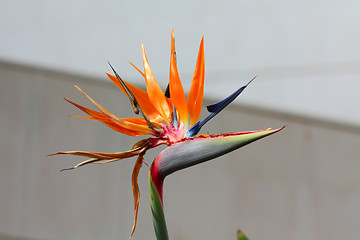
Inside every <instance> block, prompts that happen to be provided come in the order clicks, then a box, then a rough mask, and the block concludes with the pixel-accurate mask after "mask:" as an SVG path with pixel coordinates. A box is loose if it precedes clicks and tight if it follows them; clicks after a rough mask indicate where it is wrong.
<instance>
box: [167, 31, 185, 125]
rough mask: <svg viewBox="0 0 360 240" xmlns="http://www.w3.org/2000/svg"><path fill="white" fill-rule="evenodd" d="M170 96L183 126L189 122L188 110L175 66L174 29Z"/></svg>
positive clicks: (172, 32) (172, 33)
mask: <svg viewBox="0 0 360 240" xmlns="http://www.w3.org/2000/svg"><path fill="white" fill-rule="evenodd" d="M169 78H170V79H169V83H170V84H169V87H170V98H171V102H172V103H173V104H174V106H175V108H176V110H177V112H178V113H179V116H180V121H181V122H183V123H184V125H185V126H188V124H189V111H188V106H187V103H186V97H185V93H184V88H183V86H182V84H181V81H180V77H179V72H178V69H177V66H176V55H175V37H174V29H172V30H171V55H170V74H169Z"/></svg>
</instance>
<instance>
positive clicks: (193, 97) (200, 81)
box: [187, 37, 205, 126]
mask: <svg viewBox="0 0 360 240" xmlns="http://www.w3.org/2000/svg"><path fill="white" fill-rule="evenodd" d="M204 78H205V54H204V37H202V39H201V43H200V47H199V54H198V58H197V61H196V67H195V71H194V76H193V79H192V82H191V87H190V91H189V95H188V100H187V105H188V109H189V114H190V125H191V126H192V125H194V124H195V123H197V121H198V120H199V116H200V112H201V107H202V103H203V96H204Z"/></svg>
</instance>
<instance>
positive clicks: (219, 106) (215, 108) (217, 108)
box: [186, 76, 256, 137]
mask: <svg viewBox="0 0 360 240" xmlns="http://www.w3.org/2000/svg"><path fill="white" fill-rule="evenodd" d="M255 78H256V76H255V77H254V78H253V79H251V81H250V82H248V84H246V85H245V86H242V87H241V88H239V89H238V90H236V91H235V92H234V93H233V94H231V95H230V96H229V97H227V98H225V99H224V100H222V101H220V102H218V103H215V104H212V105H209V106H207V107H206V108H207V110H208V111H209V112H210V114H209V116H207V117H206V118H205V119H204V120H203V121H199V122H197V123H196V124H195V125H194V126H192V127H191V128H190V129H189V131H188V132H187V133H186V137H193V136H195V135H196V134H197V133H198V132H199V131H200V129H201V128H202V126H204V124H205V123H207V122H208V121H209V120H210V119H212V118H213V117H215V116H216V115H217V114H218V113H219V112H221V111H222V110H223V109H224V108H225V107H226V106H227V105H229V104H230V103H231V102H233V101H234V100H235V99H236V98H237V97H238V96H239V95H240V93H241V92H242V91H244V89H245V88H246V87H247V86H248V85H249V84H250V83H251V82H252V81H253V80H254V79H255Z"/></svg>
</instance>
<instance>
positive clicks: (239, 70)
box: [0, 0, 360, 126]
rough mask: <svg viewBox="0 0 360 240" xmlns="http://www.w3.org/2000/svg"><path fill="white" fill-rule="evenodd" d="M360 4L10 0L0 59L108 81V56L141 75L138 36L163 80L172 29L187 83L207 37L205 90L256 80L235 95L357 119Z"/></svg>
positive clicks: (220, 92) (1, 24)
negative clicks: (255, 78)
mask: <svg viewBox="0 0 360 240" xmlns="http://www.w3.org/2000/svg"><path fill="white" fill-rule="evenodd" d="M359 7H360V3H359V2H358V1H340V0H336V1H330V2H329V1H310V0H308V1H270V2H269V1H196V2H194V1H177V2H163V1H84V0H83V1H81V0H79V1H45V0H43V1H41V0H38V1H7V2H6V3H3V4H2V7H1V8H0V16H1V17H0V20H1V21H0V32H1V37H0V58H2V59H5V60H10V61H16V62H23V63H28V64H32V65H37V66H43V67H50V68H54V69H62V70H66V71H71V72H77V73H83V74H86V75H91V76H94V77H97V78H98V79H99V80H104V81H108V80H107V79H106V77H105V75H104V72H105V71H110V69H109V67H108V66H107V61H108V60H109V61H111V62H112V64H113V65H114V66H115V67H116V68H117V69H118V71H119V72H120V73H121V74H122V75H123V76H125V77H126V78H137V79H138V81H139V82H141V83H143V80H142V79H140V78H139V75H138V73H137V72H136V71H134V70H133V69H132V67H130V65H129V64H128V63H127V61H128V60H131V61H133V62H134V63H136V64H137V65H139V66H140V65H141V55H140V44H141V43H142V42H143V43H144V44H145V47H146V49H147V52H148V57H149V60H150V64H151V66H152V67H153V70H154V72H155V74H156V76H158V80H159V81H160V82H162V83H164V84H165V82H166V81H167V75H168V66H169V45H170V29H171V28H172V27H174V28H175V34H176V39H177V53H178V54H177V56H178V63H179V69H180V73H181V76H182V78H183V82H184V83H185V85H189V82H190V79H191V74H192V72H193V69H194V65H195V58H196V54H197V47H198V44H199V41H200V38H201V36H202V35H203V34H204V35H205V45H206V69H207V88H206V91H207V95H208V96H211V97H213V98H217V99H220V98H223V97H224V96H225V95H226V94H228V93H229V91H232V90H233V89H234V88H236V87H238V86H240V85H241V84H243V83H245V82H247V81H248V80H249V79H251V78H252V77H253V76H254V75H258V76H259V77H258V79H257V80H256V82H255V83H254V85H255V84H256V86H254V87H253V88H252V89H251V90H249V91H248V92H247V93H244V96H242V98H241V99H239V100H238V101H239V102H240V101H242V102H245V103H247V104H252V105H255V106H262V107H267V108H272V109H278V110H283V111H286V112H289V111H291V112H293V113H300V114H305V115H309V116H315V117H318V118H325V119H333V120H335V121H340V122H344V123H349V124H353V125H357V126H358V125H359V122H360V110H359V109H360V108H359V104H358V103H359V102H360V97H359V94H358V92H357V89H359V88H360V85H359V84H360V83H359V82H360V81H359V75H360V71H359V69H360V45H359V39H360V15H359V14H358V9H359Z"/></svg>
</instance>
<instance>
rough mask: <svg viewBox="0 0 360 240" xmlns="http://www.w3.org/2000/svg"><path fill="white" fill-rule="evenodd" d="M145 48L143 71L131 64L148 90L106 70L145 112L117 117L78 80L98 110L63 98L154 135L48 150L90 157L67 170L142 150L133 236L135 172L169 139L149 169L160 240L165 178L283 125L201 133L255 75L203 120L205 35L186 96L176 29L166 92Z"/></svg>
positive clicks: (96, 116)
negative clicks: (122, 147) (111, 147)
mask: <svg viewBox="0 0 360 240" xmlns="http://www.w3.org/2000/svg"><path fill="white" fill-rule="evenodd" d="M141 50H142V57H143V66H144V70H143V71H141V70H140V69H139V68H137V67H136V66H135V65H134V64H132V63H130V64H131V65H132V66H133V67H134V68H135V69H136V70H137V71H139V72H140V74H141V75H142V76H143V77H144V78H145V81H146V89H147V91H144V90H141V89H139V88H137V87H136V86H133V85H131V84H130V83H127V82H126V81H124V80H122V79H121V77H120V76H119V75H118V74H117V72H116V71H115V70H114V68H113V67H112V66H111V65H110V67H111V68H112V70H113V72H114V75H115V76H113V75H111V74H107V75H108V77H109V78H110V79H111V80H112V82H113V83H114V84H115V85H116V86H117V87H118V88H119V89H120V90H121V91H122V92H124V93H125V94H126V95H127V96H128V98H129V100H130V103H131V105H132V108H133V111H134V113H135V114H140V116H141V117H137V118H119V117H117V116H115V115H114V114H112V113H110V112H109V111H108V110H106V109H105V108H104V107H102V106H101V105H100V104H98V103H97V102H96V101H95V100H93V99H92V98H91V97H90V96H88V95H87V94H86V93H85V92H84V91H82V90H81V89H80V88H79V87H77V86H75V87H76V88H77V89H78V90H79V91H80V92H82V93H83V94H84V95H85V96H86V97H87V98H88V99H89V100H90V101H91V102H92V103H93V104H94V105H95V106H96V108H97V109H98V111H94V110H91V109H89V108H86V107H83V106H81V105H79V104H77V103H75V102H72V101H70V100H68V99H66V98H65V100H66V101H68V102H69V103H71V104H73V105H74V106H76V107H77V108H79V109H80V110H82V111H83V112H85V113H86V114H88V115H89V116H87V117H83V116H73V117H77V118H85V119H92V120H97V121H100V122H102V123H103V124H105V125H106V126H108V127H110V128H112V129H113V130H115V131H118V132H120V133H123V134H126V135H129V136H135V137H137V136H143V135H153V136H154V137H150V138H146V139H142V140H140V141H139V142H137V143H136V144H134V146H133V147H132V148H131V149H130V150H128V151H124V152H116V153H103V152H89V151H65V152H57V153H54V154H50V155H59V154H71V155H77V156H83V157H87V158H89V159H88V160H86V161H83V162H81V163H79V164H77V165H76V166H74V167H72V168H68V169H63V170H69V169H75V168H78V167H80V166H84V165H87V164H90V163H109V162H114V161H119V160H121V159H124V158H129V157H133V156H138V157H137V160H136V162H135V165H134V169H133V173H132V179H131V181H132V190H133V195H134V223H133V227H132V230H131V234H130V238H131V237H132V235H133V234H134V231H135V228H136V223H137V215H138V207H139V200H140V191H139V187H138V183H137V178H138V174H139V171H140V168H141V167H142V164H143V159H144V155H145V153H146V151H147V150H149V149H151V148H155V147H157V146H159V145H162V144H165V145H167V146H168V147H167V148H166V149H165V150H163V151H162V152H161V153H160V154H159V155H158V157H157V158H156V159H155V160H154V161H153V163H152V165H151V167H150V171H149V190H150V197H151V208H152V214H153V224H154V229H155V235H156V237H157V239H158V240H160V239H161V240H164V239H168V232H167V228H166V223H165V217H164V212H163V182H164V179H165V177H166V176H168V175H169V174H171V173H173V172H175V171H178V170H181V169H184V168H187V167H190V166H193V165H196V164H199V163H202V162H205V161H208V160H211V159H213V158H216V157H219V156H221V155H224V154H226V153H228V152H230V151H233V150H235V149H237V148H240V147H242V146H244V145H246V144H249V143H251V142H253V141H256V140H258V139H261V138H263V137H266V136H269V135H271V134H273V133H276V132H278V131H280V130H282V129H283V128H284V127H281V128H278V129H274V130H271V129H270V128H269V129H265V130H258V131H247V132H235V133H225V134H217V135H204V134H198V133H199V131H200V129H201V127H202V126H203V125H204V124H205V123H206V122H208V121H209V120H210V119H211V118H213V117H214V116H215V115H217V114H218V113H219V112H220V111H222V110H223V109H224V108H225V107H226V106H227V105H229V104H230V103H231V102H232V101H234V100H235V98H236V97H237V96H238V95H239V94H240V93H241V92H242V91H243V90H244V89H245V88H246V87H247V86H248V85H249V83H250V82H251V81H252V80H253V79H252V80H251V81H250V82H249V83H248V84H246V85H244V86H242V87H240V88H239V89H237V90H236V91H235V92H234V93H233V94H231V95H230V96H229V97H227V98H226V99H224V100H222V101H220V102H218V103H216V104H213V105H209V106H207V110H208V111H209V112H210V114H209V115H208V116H207V117H206V118H205V119H204V120H202V121H199V116H200V112H201V108H202V103H203V91H204V78H205V56H204V37H203V38H202V39H201V42H200V48H199V53H198V57H197V62H196V67H195V71H194V75H193V79H192V83H191V87H190V91H189V94H188V96H187V98H186V96H185V93H184V90H183V86H182V84H181V81H180V77H179V73H178V69H177V64H176V56H175V38H174V30H172V31H171V54H170V74H169V84H168V87H167V89H166V92H165V93H164V92H163V91H162V90H161V88H160V86H159V84H158V83H157V82H156V80H155V77H154V75H153V73H152V70H151V68H150V65H149V62H148V60H147V57H146V53H145V49H144V47H143V45H142V46H141ZM109 64H110V63H109ZM238 238H239V239H240V238H244V239H247V238H246V236H245V235H244V234H243V233H242V232H240V233H238Z"/></svg>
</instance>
